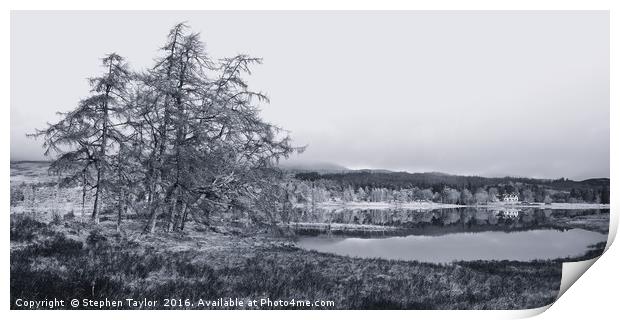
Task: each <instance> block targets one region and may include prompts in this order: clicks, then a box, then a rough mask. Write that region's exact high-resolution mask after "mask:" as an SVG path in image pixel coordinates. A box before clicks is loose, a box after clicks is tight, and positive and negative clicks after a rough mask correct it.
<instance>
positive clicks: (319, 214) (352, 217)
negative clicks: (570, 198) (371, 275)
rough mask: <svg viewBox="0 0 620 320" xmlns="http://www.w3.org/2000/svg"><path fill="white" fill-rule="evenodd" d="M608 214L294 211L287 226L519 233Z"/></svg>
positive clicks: (472, 210)
mask: <svg viewBox="0 0 620 320" xmlns="http://www.w3.org/2000/svg"><path fill="white" fill-rule="evenodd" d="M600 214H603V215H605V214H607V215H608V214H609V209H588V210H551V209H539V208H474V207H465V208H450V209H435V210H410V209H393V208H392V209H347V208H345V209H343V208H337V209H324V208H323V209H321V208H317V209H310V208H297V209H296V210H295V211H294V212H293V213H292V215H291V223H292V225H295V223H321V224H349V225H380V226H394V227H401V228H406V229H409V230H410V231H411V234H417V233H420V234H427V233H428V232H431V233H434V232H433V230H435V231H436V232H438V233H451V232H464V231H493V230H522V229H526V230H527V229H532V228H543V227H552V226H553V222H554V221H557V220H558V219H561V218H569V217H577V216H587V215H600Z"/></svg>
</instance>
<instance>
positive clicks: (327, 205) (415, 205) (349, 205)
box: [295, 201, 610, 210]
mask: <svg viewBox="0 0 620 320" xmlns="http://www.w3.org/2000/svg"><path fill="white" fill-rule="evenodd" d="M295 207H296V208H311V207H312V205H311V204H299V203H298V204H296V205H295ZM314 208H316V209H378V210H381V209H411V210H436V209H457V208H486V209H498V210H501V209H519V208H524V209H527V208H534V209H559V210H587V209H610V204H602V203H551V204H544V203H527V204H525V203H515V204H512V203H501V202H497V203H488V204H475V205H462V204H448V203H439V202H422V201H421V202H404V203H399V202H361V201H357V202H341V201H330V202H320V203H317V204H315V206H314Z"/></svg>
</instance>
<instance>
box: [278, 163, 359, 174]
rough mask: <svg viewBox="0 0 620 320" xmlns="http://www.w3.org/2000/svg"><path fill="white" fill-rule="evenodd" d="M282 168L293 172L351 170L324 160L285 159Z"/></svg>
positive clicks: (340, 171) (339, 171)
mask: <svg viewBox="0 0 620 320" xmlns="http://www.w3.org/2000/svg"><path fill="white" fill-rule="evenodd" d="M279 166H280V168H282V169H283V170H287V171H291V172H296V173H298V172H317V173H342V172H349V171H351V170H350V169H349V168H347V167H344V166H341V165H338V164H335V163H331V162H324V161H300V160H285V161H283V162H281V163H280V165H279Z"/></svg>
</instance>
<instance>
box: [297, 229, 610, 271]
mask: <svg viewBox="0 0 620 320" xmlns="http://www.w3.org/2000/svg"><path fill="white" fill-rule="evenodd" d="M606 240H607V236H606V235H604V234H601V233H598V232H592V231H587V230H583V229H571V230H567V231H559V230H553V229H542V230H528V231H516V232H504V231H485V232H475V233H472V232H466V233H450V234H444V235H439V236H426V235H412V236H406V237H389V238H370V239H367V238H366V239H362V238H343V237H327V236H319V237H303V238H301V239H300V240H299V241H298V243H297V245H298V246H300V247H301V248H304V249H309V250H316V251H319V252H327V253H334V254H339V255H347V256H354V257H364V258H384V259H397V260H417V261H423V262H434V263H447V262H452V261H454V260H462V261H471V260H518V261H530V260H535V259H556V258H567V257H576V256H580V255H583V254H584V253H586V251H587V250H588V246H590V245H593V244H596V243H598V242H601V241H606Z"/></svg>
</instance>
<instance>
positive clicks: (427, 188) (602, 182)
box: [294, 171, 610, 204]
mask: <svg viewBox="0 0 620 320" xmlns="http://www.w3.org/2000/svg"><path fill="white" fill-rule="evenodd" d="M294 177H295V178H296V180H298V181H300V186H299V187H298V189H299V190H303V191H302V192H301V193H303V194H306V196H304V197H300V198H299V199H300V201H301V202H303V201H307V199H315V200H314V201H316V199H320V201H318V202H322V201H329V200H330V199H332V200H344V201H369V202H384V201H386V202H390V201H396V202H408V201H434V202H441V203H449V204H484V203H488V202H494V201H498V200H501V199H502V197H503V195H506V194H516V195H517V196H518V197H519V200H520V201H524V202H539V203H551V202H556V203H571V202H572V203H577V202H587V203H605V204H607V203H609V200H610V199H609V179H590V180H584V181H572V180H568V179H564V178H562V179H556V180H551V179H549V180H544V179H532V178H512V177H504V178H485V177H476V176H455V175H448V174H441V173H407V172H371V171H352V172H346V173H327V174H319V173H317V172H302V173H297V174H295V175H294ZM310 201H312V200H310Z"/></svg>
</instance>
